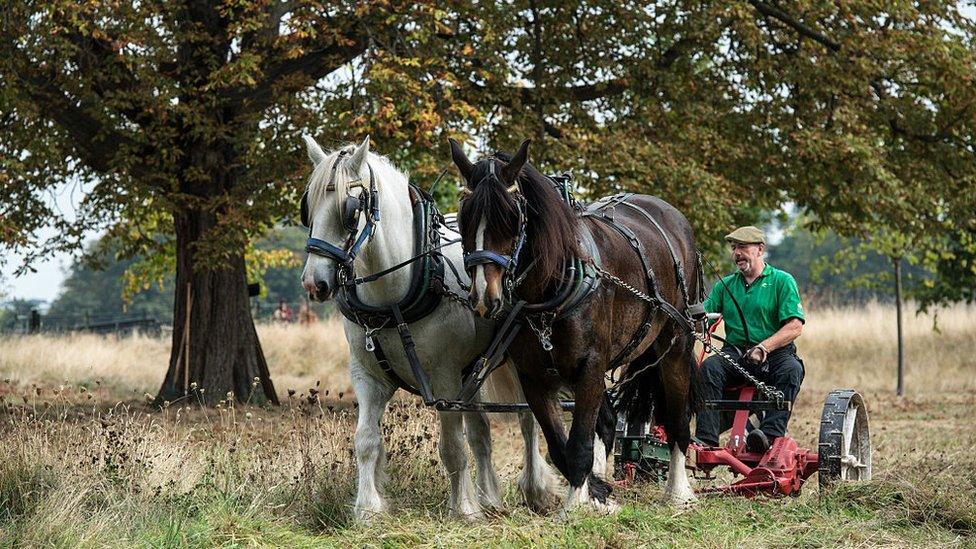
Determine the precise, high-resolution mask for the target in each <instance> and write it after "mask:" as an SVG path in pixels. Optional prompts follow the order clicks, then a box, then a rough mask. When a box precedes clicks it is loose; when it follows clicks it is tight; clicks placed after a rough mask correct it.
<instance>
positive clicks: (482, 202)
mask: <svg viewBox="0 0 976 549" xmlns="http://www.w3.org/2000/svg"><path fill="white" fill-rule="evenodd" d="M494 159H497V160H500V161H502V162H505V163H508V162H509V161H510V160H511V155H509V154H507V153H503V152H496V153H495V154H494V155H493V158H489V159H488V162H494V161H495V160H494ZM488 162H478V163H477V164H475V166H474V169H473V170H472V173H471V181H474V182H476V183H475V187H474V188H473V189H471V195H469V196H468V198H467V199H466V200H465V201H464V202H463V203H462V205H461V209H460V211H459V212H458V221H459V222H460V224H461V225H462V226H469V225H468V224H469V223H472V222H475V223H477V221H476V220H479V219H484V220H485V230H486V231H488V232H489V234H496V235H497V234H502V235H512V234H517V233H518V230H519V227H518V222H519V219H518V205H517V203H516V202H515V198H514V197H513V196H512V194H511V193H509V192H508V191H507V190H506V189H505V188H504V187H503V183H501V182H500V178H499V179H498V180H493V179H484V177H485V176H486V175H487V174H488V173H489V171H488V170H489V168H488ZM500 167H501V166H496V172H498V168H500ZM478 182H480V183H478ZM518 185H519V189H520V192H521V193H522V195H523V196H525V202H526V205H527V209H528V211H527V212H526V213H527V220H526V239H527V242H526V249H525V250H523V252H522V253H523V257H522V258H520V259H519V263H520V264H522V265H523V266H524V265H527V264H528V262H529V261H535V266H534V267H533V269H534V270H535V273H534V275H533V277H532V278H535V279H536V280H541V281H542V282H541V284H542V285H545V284H547V283H548V282H549V281H553V280H561V279H562V277H563V266H564V263H565V262H566V261H569V260H572V259H573V258H575V257H579V256H580V255H581V251H580V247H579V226H578V219H577V217H576V214H575V213H574V212H573V210H572V209H571V208H570V207H569V205H568V204H566V202H565V201H564V200H563V199H562V197H560V196H559V194H558V193H557V192H556V188H555V186H554V185H553V183H552V181H551V180H550V179H549V178H548V177H546V176H545V175H543V174H542V173H541V172H539V171H538V170H537V169H535V167H533V166H532V165H531V164H529V163H528V162H526V163H525V165H523V166H522V170H521V171H520V172H519V177H518ZM526 252H528V254H526ZM527 258H530V259H527Z"/></svg>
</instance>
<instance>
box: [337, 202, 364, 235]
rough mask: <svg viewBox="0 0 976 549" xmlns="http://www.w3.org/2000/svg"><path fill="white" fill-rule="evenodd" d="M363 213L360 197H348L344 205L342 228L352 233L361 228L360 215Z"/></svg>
mask: <svg viewBox="0 0 976 549" xmlns="http://www.w3.org/2000/svg"><path fill="white" fill-rule="evenodd" d="M361 211H362V201H361V200H360V199H359V197H358V196H347V197H346V200H345V202H344V203H343V205H342V226H343V227H345V229H346V230H347V231H349V232H351V233H354V232H356V229H358V228H359V214H360V212H361Z"/></svg>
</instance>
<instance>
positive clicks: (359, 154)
mask: <svg viewBox="0 0 976 549" xmlns="http://www.w3.org/2000/svg"><path fill="white" fill-rule="evenodd" d="M368 152H369V136H368V135H367V136H366V139H363V142H362V143H360V145H359V146H358V147H356V150H355V151H353V153H352V156H350V157H349V167H350V168H351V169H352V171H354V172H358V171H359V168H361V167H362V165H363V162H365V161H366V153H368Z"/></svg>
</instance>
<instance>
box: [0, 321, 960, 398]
mask: <svg viewBox="0 0 976 549" xmlns="http://www.w3.org/2000/svg"><path fill="white" fill-rule="evenodd" d="M906 310H907V311H908V312H907V314H905V315H904V322H905V325H904V337H905V348H906V350H905V365H906V366H905V370H906V378H905V386H906V388H907V392H908V394H925V393H931V392H938V391H944V390H969V389H976V306H966V305H957V306H954V307H951V308H948V309H942V310H939V311H938V312H937V313H936V314H935V315H933V314H925V315H916V314H914V312H912V311H913V309H912V308H911V306H908V307H906ZM936 320H937V323H936ZM936 327H937V329H936ZM895 333H896V331H895V309H894V307H893V306H891V305H882V304H878V303H872V304H868V305H866V306H863V307H856V308H840V309H826V310H813V311H810V312H809V318H808V319H807V324H806V327H805V328H804V333H803V335H802V336H801V337H800V339H799V340H797V346H798V348H799V353H800V356H801V357H802V358H803V359H804V361H805V363H806V369H807V377H806V380H805V382H804V390H805V391H806V390H807V389H809V390H810V391H815V392H822V391H825V390H828V389H830V388H834V387H841V386H844V387H848V386H849V387H856V388H858V389H860V390H862V391H866V392H869V393H874V392H887V391H891V390H893V389H894V387H895V371H896V364H897V346H896V338H895ZM258 334H259V337H260V338H261V345H262V347H263V348H264V352H265V355H266V357H267V359H268V366H269V368H270V370H271V374H272V378H273V379H274V381H275V385H276V387H277V388H278V390H279V392H282V393H284V392H285V391H286V390H287V389H289V388H292V389H296V390H298V391H301V390H302V389H305V388H307V387H311V386H313V385H314V384H315V383H316V382H321V384H322V386H324V387H328V388H332V389H334V390H336V391H347V392H348V391H349V390H350V383H349V376H348V373H347V372H346V362H347V360H348V357H349V350H348V347H347V345H346V340H345V337H344V336H343V333H342V324H341V322H340V321H339V320H338V318H337V317H333V318H330V319H327V320H325V321H323V322H319V323H317V324H315V325H312V326H311V327H305V326H300V325H297V324H290V325H283V324H262V325H259V326H258ZM169 349H170V342H169V341H168V340H167V339H155V338H148V337H145V336H139V335H136V336H130V337H123V338H116V337H103V336H97V335H90V334H74V335H65V336H20V337H10V336H8V337H0V376H2V377H4V378H9V379H14V380H18V381H19V382H20V383H22V384H27V385H30V384H32V383H36V384H39V385H41V384H43V385H52V384H63V383H64V382H65V381H67V382H68V383H72V384H86V385H90V384H91V383H92V382H93V381H94V380H100V381H101V382H102V383H103V384H106V385H108V386H109V387H111V388H112V390H113V392H115V393H116V394H117V396H118V397H120V398H124V395H131V394H138V395H141V394H143V393H145V392H154V391H155V390H156V389H157V388H158V385H159V383H160V382H161V381H162V375H163V373H164V372H165V370H166V365H167V363H168V360H169Z"/></svg>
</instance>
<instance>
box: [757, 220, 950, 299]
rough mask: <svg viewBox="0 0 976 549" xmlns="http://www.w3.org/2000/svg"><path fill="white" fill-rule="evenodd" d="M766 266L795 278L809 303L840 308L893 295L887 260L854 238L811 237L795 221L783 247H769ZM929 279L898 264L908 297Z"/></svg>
mask: <svg viewBox="0 0 976 549" xmlns="http://www.w3.org/2000/svg"><path fill="white" fill-rule="evenodd" d="M767 259H768V261H769V263H771V264H773V265H775V266H776V267H778V268H780V269H783V270H785V271H787V272H789V273H790V274H792V275H793V277H794V278H796V282H797V285H798V286H799V288H800V292H801V295H802V296H803V299H804V301H805V302H807V303H817V304H819V305H842V304H849V303H851V302H863V301H865V300H868V299H877V300H881V301H891V300H893V299H894V296H895V289H894V288H895V286H894V267H893V265H892V259H891V256H887V255H883V254H882V253H879V252H878V251H877V250H876V249H875V248H873V247H872V246H871V245H870V243H867V242H864V241H862V240H861V239H859V238H856V237H842V236H839V235H838V234H837V233H835V232H833V231H829V230H828V231H821V232H818V233H815V232H812V231H810V230H808V229H806V228H804V227H803V226H802V219H795V220H794V222H793V225H792V227H791V228H789V229H787V234H786V236H785V237H784V238H783V240H782V241H781V242H779V243H778V244H776V245H774V246H770V247H769V248H768V258H767ZM930 278H931V275H930V274H929V273H927V271H925V270H924V269H922V268H921V267H919V266H915V265H911V264H903V265H902V284H903V289H904V291H905V292H906V296H909V297H911V296H916V295H917V294H918V292H919V291H920V290H921V288H922V287H923V284H924V283H925V282H926V281H927V280H929V279H930Z"/></svg>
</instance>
